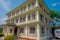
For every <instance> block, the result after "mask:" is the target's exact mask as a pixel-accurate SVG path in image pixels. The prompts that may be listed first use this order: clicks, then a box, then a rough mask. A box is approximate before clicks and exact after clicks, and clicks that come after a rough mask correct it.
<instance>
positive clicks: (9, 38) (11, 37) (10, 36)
mask: <svg viewBox="0 0 60 40" xmlns="http://www.w3.org/2000/svg"><path fill="white" fill-rule="evenodd" d="M14 38H15V35H14V34H10V35H7V36H5V37H4V40H14Z"/></svg>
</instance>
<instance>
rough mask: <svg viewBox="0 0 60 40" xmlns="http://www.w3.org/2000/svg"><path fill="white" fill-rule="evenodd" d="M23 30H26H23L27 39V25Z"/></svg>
mask: <svg viewBox="0 0 60 40" xmlns="http://www.w3.org/2000/svg"><path fill="white" fill-rule="evenodd" d="M25 29H26V30H25V35H26V37H28V35H27V34H28V31H27V29H28V28H27V25H26V27H25Z"/></svg>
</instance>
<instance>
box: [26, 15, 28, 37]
mask: <svg viewBox="0 0 60 40" xmlns="http://www.w3.org/2000/svg"><path fill="white" fill-rule="evenodd" d="M27 22H28V15H26V23H27ZM27 33H28V32H27V25H26V27H25V35H26V37H27Z"/></svg>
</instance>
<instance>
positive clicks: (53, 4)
mask: <svg viewBox="0 0 60 40" xmlns="http://www.w3.org/2000/svg"><path fill="white" fill-rule="evenodd" d="M57 5H60V2H56V3H52V6H57Z"/></svg>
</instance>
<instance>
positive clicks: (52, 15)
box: [50, 10, 60, 19]
mask: <svg viewBox="0 0 60 40" xmlns="http://www.w3.org/2000/svg"><path fill="white" fill-rule="evenodd" d="M50 15H51V18H59V19H60V15H59V13H58V12H56V11H53V10H50Z"/></svg>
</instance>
